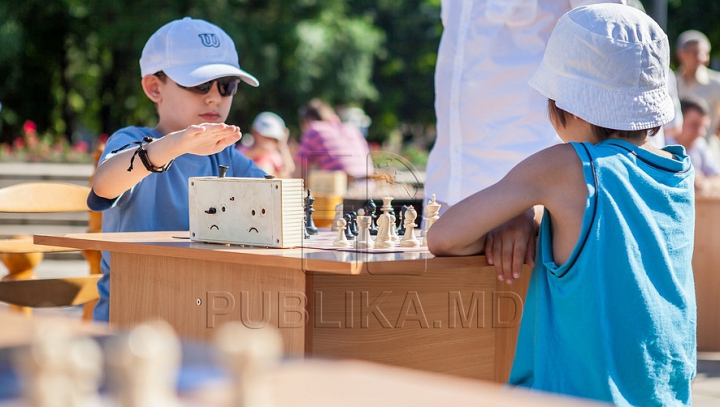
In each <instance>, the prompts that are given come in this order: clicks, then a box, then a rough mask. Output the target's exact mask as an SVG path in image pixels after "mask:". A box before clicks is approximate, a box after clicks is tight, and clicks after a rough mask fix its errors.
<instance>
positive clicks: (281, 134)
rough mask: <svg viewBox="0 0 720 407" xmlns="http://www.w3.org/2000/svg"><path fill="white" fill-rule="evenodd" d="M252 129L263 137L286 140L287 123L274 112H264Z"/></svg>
mask: <svg viewBox="0 0 720 407" xmlns="http://www.w3.org/2000/svg"><path fill="white" fill-rule="evenodd" d="M252 129H253V130H255V131H256V132H258V134H260V135H261V136H265V137H269V138H274V139H276V140H282V139H284V138H285V136H286V134H285V121H283V119H282V118H280V116H278V115H276V114H275V113H273V112H262V113H260V114H259V115H257V117H256V118H255V120H254V121H253V124H252Z"/></svg>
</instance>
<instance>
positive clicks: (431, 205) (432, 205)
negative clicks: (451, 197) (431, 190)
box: [422, 194, 442, 247]
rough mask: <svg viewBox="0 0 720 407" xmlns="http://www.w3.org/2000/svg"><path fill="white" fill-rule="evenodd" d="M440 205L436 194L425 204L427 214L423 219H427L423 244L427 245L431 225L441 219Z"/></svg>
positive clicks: (423, 233)
mask: <svg viewBox="0 0 720 407" xmlns="http://www.w3.org/2000/svg"><path fill="white" fill-rule="evenodd" d="M441 206H442V205H440V204H439V203H437V201H436V200H435V194H433V195H432V198H430V200H429V201H428V203H427V204H426V205H425V208H424V209H425V216H424V217H423V219H425V228H424V229H423V231H422V236H423V241H422V246H423V247H427V231H428V230H430V227H432V225H433V224H434V223H435V222H437V220H438V219H440V216H439V215H438V212H439V211H440V207H441Z"/></svg>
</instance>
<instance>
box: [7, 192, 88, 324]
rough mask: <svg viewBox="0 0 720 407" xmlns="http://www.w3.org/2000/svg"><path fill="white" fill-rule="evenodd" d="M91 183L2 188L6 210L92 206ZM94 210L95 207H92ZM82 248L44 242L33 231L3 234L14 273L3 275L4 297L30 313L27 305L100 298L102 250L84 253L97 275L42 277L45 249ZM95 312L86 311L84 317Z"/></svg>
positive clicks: (64, 209)
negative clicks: (38, 273) (39, 272)
mask: <svg viewBox="0 0 720 407" xmlns="http://www.w3.org/2000/svg"><path fill="white" fill-rule="evenodd" d="M89 192H90V188H89V187H86V186H80V185H75V184H67V183H60V182H25V183H20V184H15V185H10V186H8V187H5V188H0V212H7V213H61V212H89V208H88V206H87V203H86V200H87V196H88V193H89ZM89 213H90V212H89ZM74 250H76V249H71V248H62V247H54V246H42V245H36V244H34V243H33V240H32V237H31V236H18V237H15V238H12V239H5V240H0V260H1V261H2V263H3V264H5V267H7V269H8V272H9V274H8V275H6V276H5V277H3V278H2V281H0V301H2V302H7V303H9V304H11V308H12V309H16V310H21V311H23V312H24V313H26V314H30V310H29V308H26V307H61V306H72V305H79V304H85V303H88V302H89V301H93V300H96V299H97V298H98V292H97V281H98V279H99V278H100V255H99V252H88V253H83V254H84V255H85V257H86V259H87V260H88V262H89V264H90V270H91V273H93V274H92V275H85V276H78V277H72V278H48V279H37V276H36V275H35V273H34V270H35V267H36V266H37V265H38V264H39V263H40V261H42V259H43V256H44V253H48V252H60V251H74ZM89 316H90V314H89V313H88V312H86V313H85V315H84V319H89Z"/></svg>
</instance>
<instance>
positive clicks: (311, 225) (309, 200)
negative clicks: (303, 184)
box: [305, 189, 318, 235]
mask: <svg viewBox="0 0 720 407" xmlns="http://www.w3.org/2000/svg"><path fill="white" fill-rule="evenodd" d="M314 203H315V198H313V197H312V196H310V190H309V189H308V190H307V196H306V197H305V230H306V231H307V233H308V234H309V235H317V234H318V228H317V226H315V221H314V220H313V217H312V214H313V212H315V207H314V206H313V205H314Z"/></svg>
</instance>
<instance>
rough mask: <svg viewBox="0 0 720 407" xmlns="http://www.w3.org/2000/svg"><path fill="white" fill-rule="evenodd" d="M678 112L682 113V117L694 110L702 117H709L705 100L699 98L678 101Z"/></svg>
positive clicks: (708, 109)
mask: <svg viewBox="0 0 720 407" xmlns="http://www.w3.org/2000/svg"><path fill="white" fill-rule="evenodd" d="M680 110H681V111H682V114H683V116H685V114H686V113H687V112H689V111H691V110H696V111H697V112H698V113H700V114H701V115H703V116H709V115H710V106H709V105H708V103H707V102H706V101H705V99H700V98H694V97H688V98H685V99H682V100H680Z"/></svg>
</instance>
